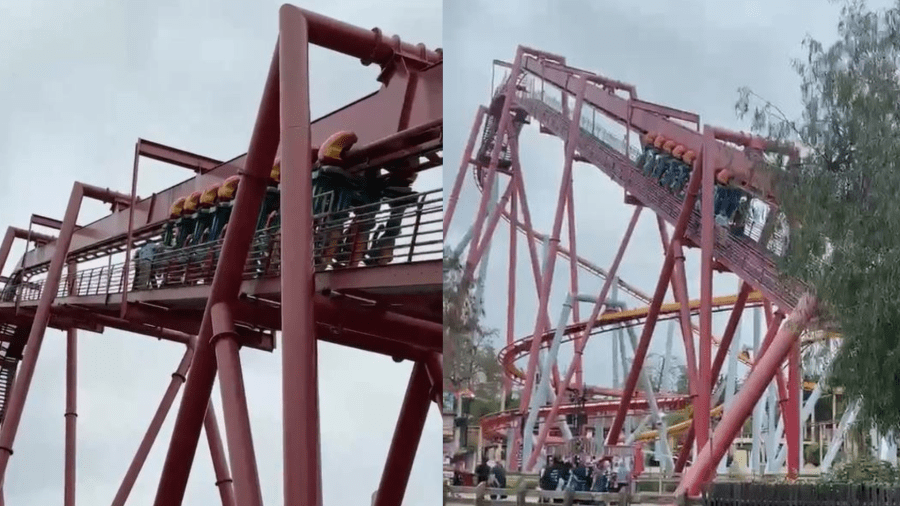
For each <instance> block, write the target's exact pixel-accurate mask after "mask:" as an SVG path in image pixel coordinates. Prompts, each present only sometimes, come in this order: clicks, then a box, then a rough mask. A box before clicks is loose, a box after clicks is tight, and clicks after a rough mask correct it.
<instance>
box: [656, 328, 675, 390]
mask: <svg viewBox="0 0 900 506" xmlns="http://www.w3.org/2000/svg"><path fill="white" fill-rule="evenodd" d="M674 336H675V320H669V328H668V331H667V333H666V355H665V357H664V358H663V366H662V374H661V376H662V381H661V382H660V384H659V389H660V390H662V391H672V390H675V385H670V384H669V374H670V373H669V371H670V370H671V368H672V364H671V362H672V338H673V337H674Z"/></svg>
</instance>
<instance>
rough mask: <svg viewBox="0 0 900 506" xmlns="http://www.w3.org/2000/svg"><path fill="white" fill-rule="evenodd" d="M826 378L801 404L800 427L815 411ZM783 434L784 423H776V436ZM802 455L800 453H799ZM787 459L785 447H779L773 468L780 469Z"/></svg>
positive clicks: (820, 381)
mask: <svg viewBox="0 0 900 506" xmlns="http://www.w3.org/2000/svg"><path fill="white" fill-rule="evenodd" d="M826 378H827V376H825V377H823V378H822V379H821V380H819V382H818V383H816V388H814V389H813V391H812V393H810V394H809V399H806V402H805V403H803V409H801V410H800V427H803V425H804V424H805V423H806V421H807V420H809V419H810V417H812V414H813V411H814V410H815V409H816V403H817V402H819V398H820V397H821V396H822V383H823V382H824V381H825V379H826ZM783 433H784V421H779V422H778V430H776V434H783ZM800 438H801V441H802V439H803V435H802V434H801V436H800ZM801 453H802V452H801ZM786 457H787V446H786V445H781V447H780V448H779V449H778V455H776V457H775V467H776V468H779V469H780V468H781V466H783V465H784V459H785V458H786ZM800 463H801V468H802V463H803V458H802V455H801V459H800Z"/></svg>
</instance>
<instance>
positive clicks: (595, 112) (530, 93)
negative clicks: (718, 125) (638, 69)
mask: <svg viewBox="0 0 900 506" xmlns="http://www.w3.org/2000/svg"><path fill="white" fill-rule="evenodd" d="M522 75H523V76H524V78H523V79H521V83H520V85H519V86H518V89H517V94H518V96H519V97H520V98H523V99H531V100H537V101H539V102H542V103H544V104H545V105H547V106H548V107H550V108H551V109H553V110H554V111H556V112H557V113H559V114H563V113H564V111H563V107H562V100H563V99H564V97H565V95H566V94H565V93H564V91H563V90H562V89H560V88H559V87H557V86H556V85H554V84H552V83H549V82H545V81H544V80H543V79H542V78H541V77H540V76H539V75H537V74H534V73H532V72H528V71H524V70H523V74H522ZM505 85H506V81H505V80H504V81H503V83H501V85H500V86H499V87H498V88H497V90H496V91H495V93H499V92H501V91H502V90H503V89H504V87H505ZM567 112H568V114H563V115H564V117H566V118H567V119H569V120H571V119H572V107H569V108H568V109H567ZM605 116H606V113H604V112H603V111H601V110H599V109H597V108H596V107H594V106H592V105H591V104H588V103H584V104H583V106H582V112H581V119H580V121H579V123H580V127H581V128H580V129H581V131H582V133H584V134H586V135H588V136H591V137H593V138H594V139H595V140H596V141H599V142H601V143H602V144H603V145H604V146H605V147H606V148H608V149H611V150H613V151H615V152H616V153H618V154H620V155H623V156H625V157H626V158H628V159H629V160H630V161H631V162H632V163H635V162H636V161H637V160H638V158H639V157H640V156H641V150H640V149H638V148H636V147H635V146H632V145H630V143H629V142H628V141H627V140H626V136H625V135H622V136H616V135H614V134H612V133H611V132H610V131H609V130H607V129H606V128H604V127H603V126H602V124H601V123H598V121H597V118H598V117H600V118H603V117H605ZM632 138H634V139H635V140H638V139H639V137H638V135H637V134H636V133H635V134H634V135H633V136H632ZM626 153H627V154H626ZM750 207H751V208H752V209H754V212H753V213H752V214H750V213H748V216H747V217H746V219H745V220H744V227H743V228H742V232H743V234H744V235H745V236H746V237H748V238H750V239H751V240H752V241H754V242H760V241H761V240H763V241H764V242H765V244H764V247H765V249H767V250H768V251H769V252H771V253H772V254H774V255H775V256H782V255H784V254H785V253H786V252H787V246H788V231H787V226H786V224H784V223H782V222H783V217H781V216H779V214H778V213H777V210H776V212H773V209H772V207H771V206H770V205H769V204H768V203H767V202H764V201H762V200H760V199H758V198H755V197H754V198H752V199H751V202H750ZM769 220H774V223H771V224H769V223H768V221H769ZM767 224H769V225H770V226H771V227H773V229H774V230H773V231H772V232H771V233H770V234H769V236H768V237H765V238H763V237H762V232H763V230H764V229H765V227H766V225H767Z"/></svg>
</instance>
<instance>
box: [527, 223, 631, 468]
mask: <svg viewBox="0 0 900 506" xmlns="http://www.w3.org/2000/svg"><path fill="white" fill-rule="evenodd" d="M643 209H644V208H643V207H642V206H636V207H635V208H634V213H633V214H632V215H631V221H629V222H628V228H627V229H626V230H625V236H624V237H623V238H622V242H621V243H620V244H619V251H618V252H617V253H616V257H615V259H613V263H612V266H610V268H609V275H607V277H606V281H604V282H603V288H601V289H600V295H598V296H597V301H596V302H595V303H594V308H593V310H592V311H591V316H590V318H588V320H587V324H586V325H585V326H584V331H582V333H581V336H580V337H579V338H577V339H576V340H575V357H580V356H582V354H583V353H584V347H585V345H587V340H588V339H589V338H590V335H591V330H593V328H594V325H593V322H595V321H597V318H598V317H599V316H600V312H601V311H602V310H603V308H604V307H605V306H606V297H607V295H608V294H609V289H610V288H611V287H612V284H613V282H614V281H615V279H616V272H617V271H618V270H619V264H620V263H621V262H622V257H624V256H625V249H626V248H627V247H628V243H629V242H630V241H631V234H632V233H634V227H635V226H636V225H637V221H638V218H640V216H641V211H642V210H643ZM575 303H576V304H577V301H576V302H575ZM577 364H578V362H577V361H576V360H573V361H572V362H571V363H570V364H569V368H568V369H567V370H566V375H565V377H564V378H563V379H562V381H560V382H559V385H557V387H556V399H554V400H553V405H552V406H551V407H550V414H548V415H547V416H546V418H545V420H546V421H547V422H545V423H544V424H543V425H541V431H540V433H539V434H538V438H537V443H535V445H534V449H533V450H532V453H531V456H530V457H529V459H528V463H527V465H526V466H525V470H526V471H528V470H530V469H531V468H532V467H534V464H535V463H536V462H537V459H538V457H539V456H540V454H541V448H542V447H543V446H544V442H545V441H547V435H549V434H550V428H551V427H552V426H553V425H554V424H553V423H552V421H553V420H556V419H557V416H558V415H559V406H560V404H562V400H563V399H564V398H565V393H566V389H567V388H568V386H569V382H570V381H572V375H573V374H574V373H575V367H576V366H577Z"/></svg>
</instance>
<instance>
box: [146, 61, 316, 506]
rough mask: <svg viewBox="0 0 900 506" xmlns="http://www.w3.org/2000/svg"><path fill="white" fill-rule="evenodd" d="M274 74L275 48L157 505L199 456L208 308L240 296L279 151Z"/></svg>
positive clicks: (170, 504) (209, 351)
mask: <svg viewBox="0 0 900 506" xmlns="http://www.w3.org/2000/svg"><path fill="white" fill-rule="evenodd" d="M278 74H279V71H278V49H277V47H276V50H275V54H274V55H273V57H272V65H271V66H270V67H269V75H268V77H267V79H266V86H265V91H264V92H263V97H262V101H261V104H260V108H259V113H258V115H257V118H256V125H255V126H254V129H253V135H252V137H251V139H250V148H249V149H248V151H247V159H246V162H245V165H244V170H243V171H242V172H241V179H240V182H239V184H238V190H237V195H236V197H235V201H234V208H233V211H232V214H231V218H230V220H229V222H228V227H227V229H226V230H225V240H224V243H223V244H222V249H221V252H220V254H219V263H218V265H217V267H216V273H215V275H214V276H213V282H212V286H211V288H210V292H209V294H210V295H209V299H208V300H207V302H206V310H205V312H204V315H203V322H202V323H201V325H200V331H199V333H198V339H197V349H196V352H195V354H194V360H193V363H192V364H191V371H190V374H189V375H188V377H187V382H186V384H185V388H184V395H183V396H182V398H181V405H180V407H179V409H178V417H177V418H176V419H175V427H174V429H173V433H172V440H171V442H170V443H169V451H168V453H167V454H166V460H165V463H164V464H163V470H162V475H161V477H160V480H159V487H158V489H157V492H156V500H155V502H154V505H155V506H179V505H180V504H181V501H182V500H183V498H184V490H185V487H186V486H187V480H188V476H189V475H190V470H191V466H192V464H193V461H194V455H195V454H196V452H197V443H198V442H199V438H200V430H201V429H202V427H203V419H204V418H205V416H206V407H207V405H208V404H209V398H210V393H211V392H212V388H213V383H214V381H215V379H216V357H215V352H214V350H213V347H212V344H211V343H210V338H211V337H212V320H211V318H210V309H211V308H212V306H214V305H215V304H217V303H219V302H222V301H232V300H236V299H237V296H238V294H239V292H240V285H241V281H242V276H241V274H242V271H243V266H244V264H245V262H246V261H247V253H248V251H249V250H250V241H251V239H252V238H253V233H254V231H255V226H256V216H257V214H258V213H259V209H260V206H261V205H262V199H263V195H264V193H265V188H266V178H267V177H268V175H269V172H270V171H271V170H272V163H273V162H274V160H275V151H276V149H277V148H278V121H277V118H278V77H279V76H278ZM282 163H284V162H283V161H282ZM283 167H284V165H282V177H283V178H285V180H287V179H288V178H287V176H285V170H284V168H283ZM282 184H283V183H282ZM292 200H293V198H291V199H284V200H283V201H282V202H285V201H286V202H290V201H292ZM292 228H293V227H285V228H284V231H283V232H282V233H284V234H285V235H286V231H288V230H291V229H292ZM310 265H311V264H310ZM282 278H283V275H282ZM286 504H291V503H290V502H288V503H286ZM293 504H297V502H294V503H293Z"/></svg>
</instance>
